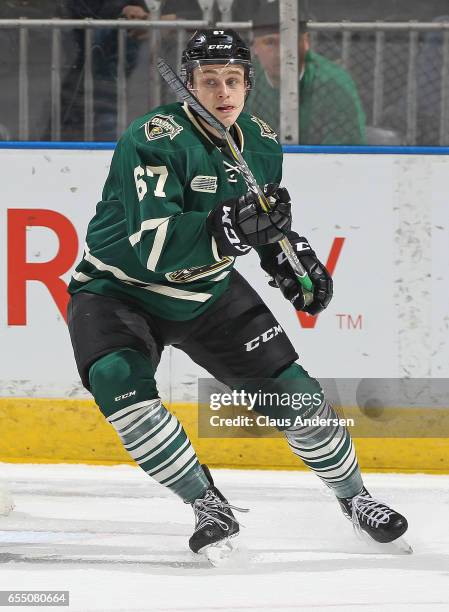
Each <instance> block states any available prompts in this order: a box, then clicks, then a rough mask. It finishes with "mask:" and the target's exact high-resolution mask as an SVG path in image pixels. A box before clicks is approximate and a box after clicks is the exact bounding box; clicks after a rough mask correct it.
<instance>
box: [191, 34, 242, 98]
mask: <svg viewBox="0 0 449 612" xmlns="http://www.w3.org/2000/svg"><path fill="white" fill-rule="evenodd" d="M201 64H241V65H242V66H243V67H244V69H245V78H246V80H247V82H248V89H252V88H253V86H254V71H253V65H252V63H251V52H250V50H249V46H248V45H247V44H246V42H245V41H244V40H243V39H242V38H241V37H240V36H239V35H238V34H237V32H235V31H234V30H215V29H210V30H197V31H196V32H195V34H194V35H193V36H192V38H191V39H190V40H189V42H188V43H187V47H186V48H185V49H184V51H183V53H182V59H181V79H182V80H183V81H184V83H186V84H187V85H190V84H191V83H192V73H193V70H194V69H195V68H198V66H200V65H201Z"/></svg>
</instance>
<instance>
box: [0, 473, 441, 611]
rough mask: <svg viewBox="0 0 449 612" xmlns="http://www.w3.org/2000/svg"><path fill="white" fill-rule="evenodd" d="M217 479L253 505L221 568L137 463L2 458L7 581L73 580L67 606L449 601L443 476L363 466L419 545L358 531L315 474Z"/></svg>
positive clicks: (184, 513) (23, 585)
mask: <svg viewBox="0 0 449 612" xmlns="http://www.w3.org/2000/svg"><path fill="white" fill-rule="evenodd" d="M214 478H215V481H216V483H217V485H218V486H219V487H220V489H221V490H222V491H223V492H224V494H225V495H226V496H227V497H228V498H229V500H230V502H231V503H233V504H236V505H238V506H242V507H247V508H250V513H249V514H245V515H240V516H241V517H242V522H243V523H244V525H245V528H242V534H241V536H240V548H239V551H238V552H237V553H236V555H235V556H234V557H233V558H231V561H230V562H229V564H228V566H226V567H222V568H211V567H209V566H208V565H207V564H206V563H205V562H203V561H202V560H201V559H199V558H198V557H196V556H194V555H193V554H191V553H190V552H189V550H188V548H187V540H188V538H189V536H190V535H191V533H192V528H193V512H192V510H191V508H190V507H188V506H186V505H185V504H183V503H182V502H181V501H179V500H178V499H177V498H176V497H175V496H174V495H173V494H171V493H170V492H169V491H167V490H165V489H164V488H163V487H161V486H160V485H158V484H157V483H155V482H154V481H152V480H151V479H149V478H148V477H147V476H146V475H145V474H144V473H143V472H142V471H140V470H139V469H137V468H131V467H129V466H120V467H114V468H110V467H109V468H107V467H87V466H67V465H58V466H48V465H47V466H44V465H39V466H37V465H34V466H33V465H6V464H2V465H1V466H0V480H4V481H6V480H7V481H8V482H9V485H10V487H11V489H12V493H13V494H14V497H15V502H16V505H17V508H16V510H15V512H13V513H12V514H11V515H10V516H9V517H7V518H0V562H1V572H0V590H12V589H20V590H27V589H28V590H35V589H40V590H53V589H60V590H69V591H70V607H69V608H56V609H61V610H64V609H68V610H70V612H94V611H95V612H97V611H102V612H119V611H120V612H149V611H151V612H162V611H164V612H169V611H170V612H180V611H183V612H187V611H189V612H193V611H195V612H230V611H239V612H240V611H247V612H252V611H257V612H275V611H276V612H283V611H286V612H287V611H292V610H304V611H307V612H309V611H311V610H313V611H315V610H318V611H330V610H344V611H345V612H346V611H350V612H353V611H354V612H355V611H357V612H365V611H366V610H368V611H369V612H378V611H379V610H381V611H387V612H397V611H399V612H401V611H404V612H405V611H407V612H409V611H410V610H413V611H415V610H417V611H419V612H439V611H443V610H447V609H448V608H449V589H448V586H447V585H448V573H449V553H448V550H449V530H448V529H447V506H448V503H449V494H448V490H449V476H422V475H398V474H395V475H391V474H390V475H386V474H385V475H376V474H370V475H367V476H366V479H365V480H366V484H367V486H368V488H369V489H370V490H371V492H372V493H373V494H376V495H378V496H379V497H380V498H382V499H385V500H386V501H389V502H390V503H391V505H392V506H393V507H394V508H397V509H398V510H400V511H402V512H403V513H404V514H405V515H406V516H407V518H408V519H409V523H410V529H409V531H408V533H407V537H408V540H409V542H410V543H411V544H412V546H413V548H414V554H413V555H392V554H389V553H386V552H385V551H384V550H383V549H379V548H376V547H375V546H374V545H372V546H371V545H368V544H366V543H364V542H360V541H358V540H357V539H356V537H355V536H354V535H353V533H352V528H351V525H350V524H349V522H348V521H347V520H346V519H345V518H344V517H343V515H342V514H341V511H340V509H339V507H338V505H337V503H336V501H335V499H334V498H333V497H332V495H331V494H330V493H328V492H327V491H326V492H325V491H324V487H323V485H322V484H321V483H320V482H319V480H318V479H317V478H316V477H315V476H314V475H313V474H311V473H300V472H279V471H276V472H269V471H265V472H257V471H251V472H246V471H238V470H236V471H228V470H214ZM14 609H17V610H25V609H26V610H29V608H14ZM40 609H50V608H40ZM51 609H55V608H51Z"/></svg>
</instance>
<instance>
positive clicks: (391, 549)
mask: <svg viewBox="0 0 449 612" xmlns="http://www.w3.org/2000/svg"><path fill="white" fill-rule="evenodd" d="M358 535H359V538H360V539H362V540H364V541H365V542H368V543H369V544H371V545H372V546H373V547H375V548H377V549H378V550H379V551H382V552H387V553H392V554H397V553H400V554H401V555H411V554H412V553H413V548H412V547H411V546H410V544H409V543H408V542H407V540H406V539H405V538H404V536H400V537H399V538H397V539H396V540H393V541H392V542H377V540H375V539H374V538H372V537H371V536H370V535H368V534H367V533H366V532H364V531H363V532H362V533H361V534H358Z"/></svg>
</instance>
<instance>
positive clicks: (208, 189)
mask: <svg viewBox="0 0 449 612" xmlns="http://www.w3.org/2000/svg"><path fill="white" fill-rule="evenodd" d="M217 181H218V178H217V177H216V176H203V175H198V176H195V177H194V178H193V179H192V181H191V183H190V187H191V188H192V191H201V192H203V193H217Z"/></svg>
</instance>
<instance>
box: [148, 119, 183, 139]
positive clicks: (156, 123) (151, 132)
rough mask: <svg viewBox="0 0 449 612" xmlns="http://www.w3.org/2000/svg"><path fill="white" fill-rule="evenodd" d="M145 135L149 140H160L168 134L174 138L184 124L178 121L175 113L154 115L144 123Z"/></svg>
mask: <svg viewBox="0 0 449 612" xmlns="http://www.w3.org/2000/svg"><path fill="white" fill-rule="evenodd" d="M144 128H145V136H146V137H147V140H150V141H151V140H158V139H159V138H165V137H166V136H168V137H169V138H170V140H173V138H175V136H177V135H178V134H179V132H182V130H183V129H184V128H183V127H182V125H179V124H178V123H176V121H175V120H174V118H173V115H159V114H157V115H154V116H153V117H151V119H150V120H149V121H147V122H146V123H145V124H144Z"/></svg>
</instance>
